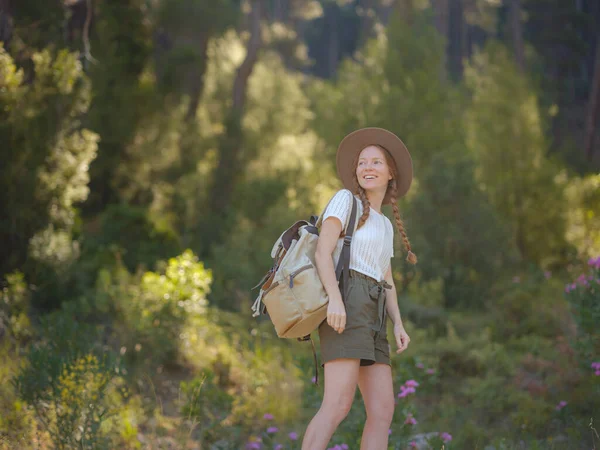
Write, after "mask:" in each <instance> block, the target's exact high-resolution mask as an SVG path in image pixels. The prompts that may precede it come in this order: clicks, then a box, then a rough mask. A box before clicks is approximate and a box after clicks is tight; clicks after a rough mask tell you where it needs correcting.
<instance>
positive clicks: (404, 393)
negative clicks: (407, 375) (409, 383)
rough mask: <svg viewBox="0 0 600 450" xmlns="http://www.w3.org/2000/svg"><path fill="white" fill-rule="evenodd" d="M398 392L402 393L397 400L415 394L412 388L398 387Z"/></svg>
mask: <svg viewBox="0 0 600 450" xmlns="http://www.w3.org/2000/svg"><path fill="white" fill-rule="evenodd" d="M400 390H401V391H402V392H400V393H399V394H398V398H404V397H406V396H408V395H409V394H414V393H415V392H416V391H415V388H414V387H404V386H400Z"/></svg>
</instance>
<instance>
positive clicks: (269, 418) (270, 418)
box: [263, 413, 274, 420]
mask: <svg viewBox="0 0 600 450" xmlns="http://www.w3.org/2000/svg"><path fill="white" fill-rule="evenodd" d="M263 419H265V420H273V419H274V417H273V414H269V413H266V414H265V415H264V416H263Z"/></svg>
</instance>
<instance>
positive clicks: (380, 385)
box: [358, 364, 395, 450]
mask: <svg viewBox="0 0 600 450" xmlns="http://www.w3.org/2000/svg"><path fill="white" fill-rule="evenodd" d="M358 387H359V389H360V393H361V394H362V397H363V400H364V402H365V409H366V411H367V422H366V423H365V428H364V430H363V435H362V440H361V442H360V450H386V449H387V448H388V430H389V429H390V425H391V423H392V419H393V417H394V407H395V404H394V387H393V382H392V368H391V367H390V366H388V365H387V364H373V365H371V366H363V367H361V368H360V370H359V375H358Z"/></svg>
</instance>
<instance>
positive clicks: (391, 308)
mask: <svg viewBox="0 0 600 450" xmlns="http://www.w3.org/2000/svg"><path fill="white" fill-rule="evenodd" d="M384 278H385V281H387V283H388V284H389V285H390V286H392V288H391V289H388V290H387V291H386V297H385V300H386V302H385V308H386V311H387V314H388V316H390V318H391V319H392V323H393V324H394V338H395V339H396V345H397V347H398V349H397V350H396V353H401V352H403V351H404V350H406V347H408V343H409V342H410V337H408V334H407V333H406V330H405V329H404V325H403V324H402V317H400V308H399V307H398V295H397V293H396V285H395V284H394V278H393V276H392V266H391V265H390V267H389V268H388V271H387V272H386V274H385V277H384Z"/></svg>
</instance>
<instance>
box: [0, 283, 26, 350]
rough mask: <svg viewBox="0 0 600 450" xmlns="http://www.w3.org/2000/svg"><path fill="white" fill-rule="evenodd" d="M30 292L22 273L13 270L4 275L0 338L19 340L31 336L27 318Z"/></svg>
mask: <svg viewBox="0 0 600 450" xmlns="http://www.w3.org/2000/svg"><path fill="white" fill-rule="evenodd" d="M29 303H30V292H29V290H28V289H27V285H26V284H25V278H24V275H23V273H21V272H18V271H17V272H14V273H11V274H8V275H7V276H6V282H5V286H4V287H3V288H2V291H1V292H0V338H1V337H2V335H4V333H5V329H6V331H7V332H8V336H10V337H12V338H15V339H17V340H19V341H25V340H26V339H27V338H29V337H31V334H32V330H31V322H30V320H29V316H28V312H29Z"/></svg>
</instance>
